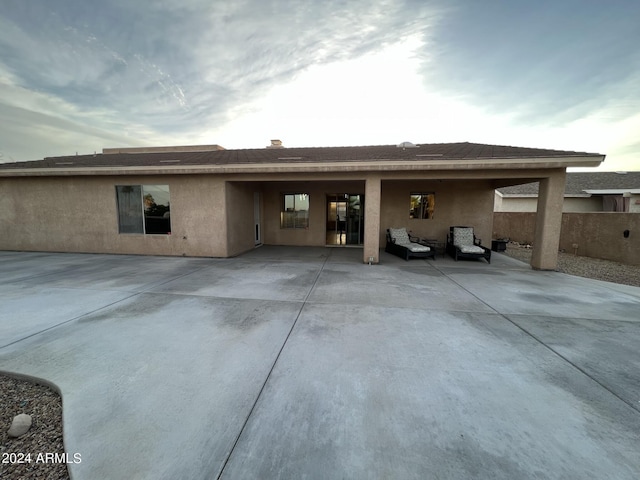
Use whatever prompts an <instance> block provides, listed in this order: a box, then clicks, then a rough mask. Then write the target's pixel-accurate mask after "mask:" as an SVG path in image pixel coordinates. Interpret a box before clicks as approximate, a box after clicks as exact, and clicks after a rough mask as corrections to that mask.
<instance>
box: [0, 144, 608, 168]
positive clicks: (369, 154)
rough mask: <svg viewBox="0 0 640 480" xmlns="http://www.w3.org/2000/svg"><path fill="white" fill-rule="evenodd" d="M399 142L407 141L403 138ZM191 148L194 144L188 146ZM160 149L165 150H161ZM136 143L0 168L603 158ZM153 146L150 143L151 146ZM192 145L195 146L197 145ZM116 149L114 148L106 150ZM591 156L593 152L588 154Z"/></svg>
mask: <svg viewBox="0 0 640 480" xmlns="http://www.w3.org/2000/svg"><path fill="white" fill-rule="evenodd" d="M401 145H410V144H409V143H408V142H405V144H401ZM193 148H195V147H193ZM163 149H164V150H163ZM131 150H135V149H105V152H107V153H102V154H93V155H72V156H64V157H46V158H44V159H43V160H35V161H27V162H14V163H4V164H0V171H2V170H5V171H6V170H9V169H21V170H24V169H61V170H69V169H74V168H87V167H93V168H95V167H98V168H100V167H107V168H109V167H111V168H113V167H125V168H126V167H153V166H157V167H162V166H170V165H174V166H178V165H185V166H187V165H198V166H206V165H243V164H258V165H259V164H273V163H283V162H284V163H287V162H291V163H298V164H300V163H326V162H357V161H366V162H385V161H386V162H393V161H405V162H406V161H407V160H410V161H429V160H433V161H438V160H491V159H514V160H516V159H554V158H556V159H560V158H562V159H566V158H568V157H579V158H585V157H589V159H590V160H596V161H597V160H598V159H600V161H601V160H602V157H603V155H601V154H596V153H586V152H571V151H562V150H550V149H540V148H523V147H511V146H501V145H484V144H477V143H468V142H464V143H433V144H419V145H416V146H415V147H411V146H407V148H402V147H400V146H397V145H379V146H359V147H305V148H275V149H270V148H262V149H239V150H224V149H215V150H210V151H193V150H189V151H184V148H183V149H182V151H165V150H166V147H161V148H160V149H159V150H158V151H151V152H149V151H147V150H145V149H143V150H141V151H140V152H132V151H131ZM151 150H154V149H151ZM196 150H197V149H196ZM110 152H115V153H110ZM592 157H593V158H592Z"/></svg>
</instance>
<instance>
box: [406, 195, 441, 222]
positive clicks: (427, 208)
mask: <svg viewBox="0 0 640 480" xmlns="http://www.w3.org/2000/svg"><path fill="white" fill-rule="evenodd" d="M435 207H436V195H435V194H434V193H433V192H431V193H412V194H411V208H410V210H409V218H421V219H427V218H433V213H434V210H435Z"/></svg>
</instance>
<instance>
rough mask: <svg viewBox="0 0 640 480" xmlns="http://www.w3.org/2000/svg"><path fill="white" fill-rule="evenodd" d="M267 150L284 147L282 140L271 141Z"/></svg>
mask: <svg viewBox="0 0 640 480" xmlns="http://www.w3.org/2000/svg"><path fill="white" fill-rule="evenodd" d="M267 148H284V145H282V140H271V145H269V146H268V147H267Z"/></svg>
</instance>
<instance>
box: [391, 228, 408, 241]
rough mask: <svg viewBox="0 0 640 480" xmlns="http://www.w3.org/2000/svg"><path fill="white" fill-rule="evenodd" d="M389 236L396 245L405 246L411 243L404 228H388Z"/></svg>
mask: <svg viewBox="0 0 640 480" xmlns="http://www.w3.org/2000/svg"><path fill="white" fill-rule="evenodd" d="M389 235H391V238H392V239H393V241H394V242H395V243H396V244H397V245H407V244H409V243H411V240H409V234H408V233H407V229H406V228H390V229H389Z"/></svg>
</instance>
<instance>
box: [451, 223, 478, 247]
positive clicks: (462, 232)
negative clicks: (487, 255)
mask: <svg viewBox="0 0 640 480" xmlns="http://www.w3.org/2000/svg"><path fill="white" fill-rule="evenodd" d="M453 244H454V245H455V246H456V247H465V246H470V247H472V246H474V245H473V228H471V227H454V228H453ZM480 250H481V251H483V250H482V249H480ZM465 253H473V252H465Z"/></svg>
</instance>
